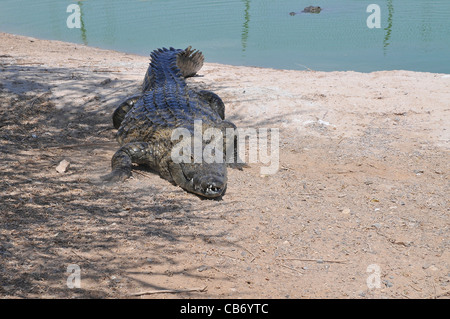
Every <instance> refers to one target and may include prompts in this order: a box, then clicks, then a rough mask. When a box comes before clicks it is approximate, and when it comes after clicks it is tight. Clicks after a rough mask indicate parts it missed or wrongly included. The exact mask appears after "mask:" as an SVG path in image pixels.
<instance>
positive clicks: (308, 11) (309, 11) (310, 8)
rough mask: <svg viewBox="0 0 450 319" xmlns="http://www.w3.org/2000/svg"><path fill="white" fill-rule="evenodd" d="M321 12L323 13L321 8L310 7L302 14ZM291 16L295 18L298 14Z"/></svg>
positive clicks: (293, 13) (292, 13)
mask: <svg viewBox="0 0 450 319" xmlns="http://www.w3.org/2000/svg"><path fill="white" fill-rule="evenodd" d="M320 11H322V8H321V7H314V6H309V7H306V8H305V9H303V11H302V12H301V13H320ZM289 14H290V15H291V16H295V15H296V14H297V12H290V13H289Z"/></svg>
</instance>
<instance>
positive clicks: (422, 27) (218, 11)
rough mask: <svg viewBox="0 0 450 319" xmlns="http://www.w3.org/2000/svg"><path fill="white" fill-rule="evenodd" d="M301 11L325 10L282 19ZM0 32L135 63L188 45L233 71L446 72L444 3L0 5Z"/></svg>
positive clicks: (255, 0)
mask: <svg viewBox="0 0 450 319" xmlns="http://www.w3.org/2000/svg"><path fill="white" fill-rule="evenodd" d="M70 4H76V5H78V6H79V8H80V20H81V24H80V27H79V28H69V27H68V25H67V18H68V17H69V16H70V15H71V14H72V11H71V12H67V7H68V6H69V5H70ZM370 4H377V5H378V6H379V8H380V11H379V13H380V14H379V17H380V19H379V21H380V25H379V26H380V27H379V28H369V27H368V24H367V20H368V18H369V16H371V15H372V14H374V13H376V12H373V11H370V12H367V8H368V6H369V5H370ZM309 5H315V6H320V7H321V8H322V9H323V10H322V11H321V12H320V13H319V14H308V13H299V14H296V15H290V14H289V13H290V12H300V11H302V10H303V8H305V7H307V6H309ZM370 21H376V20H371V19H370ZM0 31H3V32H10V33H15V34H22V35H28V36H34V37H38V38H43V39H54V40H62V41H69V42H76V43H84V44H87V45H90V46H96V47H101V48H106V49H115V50H119V51H124V52H129V53H137V54H141V55H148V54H149V53H150V52H151V51H152V50H153V49H155V48H158V47H162V46H165V47H170V46H172V47H176V48H185V47H187V46H188V45H192V46H193V47H194V48H198V49H200V50H201V51H203V53H204V54H205V56H206V61H207V62H218V63H226V64H232V65H251V66H260V67H271V68H279V69H296V70H305V69H313V70H318V71H341V70H342V71H343V70H354V71H361V72H371V71H377V70H393V69H403V70H413V71H427V72H440V73H450V1H449V0H416V1H411V0H369V1H364V0H341V1H335V0H319V1H318V0H307V1H305V0H283V1H281V0H278V1H277V0H203V1H201V0H128V1H124V0H85V1H67V0H40V1H36V0H22V1H17V0H0Z"/></svg>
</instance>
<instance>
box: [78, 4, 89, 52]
mask: <svg viewBox="0 0 450 319" xmlns="http://www.w3.org/2000/svg"><path fill="white" fill-rule="evenodd" d="M78 6H79V7H80V22H81V28H80V29H81V40H82V41H83V43H84V44H85V45H87V44H88V42H87V37H86V26H85V25H84V18H83V3H82V2H81V1H78Z"/></svg>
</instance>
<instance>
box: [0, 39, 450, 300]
mask: <svg viewBox="0 0 450 319" xmlns="http://www.w3.org/2000/svg"><path fill="white" fill-rule="evenodd" d="M152 49H154V48H153V47H151V45H149V52H150V51H151V50H152ZM199 49H202V48H199ZM206 60H208V57H207V56H206ZM148 62H149V59H148V57H142V56H136V55H132V54H125V53H121V52H115V51H107V50H101V49H96V48H91V47H86V46H83V45H76V44H71V43H64V42H59V41H44V40H38V39H34V38H29V37H23V36H15V35H11V34H5V33H0V81H1V82H0V83H1V84H0V112H1V115H0V150H1V152H0V174H1V179H0V191H1V193H0V196H1V201H0V205H1V210H0V256H1V258H0V266H1V268H0V282H1V285H0V296H2V297H4V298H11V297H13V298H14V297H42V298H53V297H63V298H65V297H73V296H75V297H110V298H111V297H112V298H127V297H129V295H130V294H133V293H136V292H140V291H145V290H152V291H153V290H158V289H175V290H179V289H181V290H183V289H191V288H204V287H206V289H201V291H192V292H180V293H172V294H150V295H143V296H142V298H155V297H156V298H172V297H178V298H209V297H212V298H259V297H264V298H288V297H289V298H319V297H323V298H380V297H387V298H436V297H437V298H448V296H449V291H450V266H449V260H450V255H449V248H450V247H449V246H450V238H449V237H450V236H449V221H450V219H449V210H448V208H449V198H450V196H449V195H450V194H449V180H448V177H449V175H448V174H449V171H450V170H449V163H450V161H449V122H450V121H449V110H450V104H449V101H450V76H449V75H445V74H432V73H417V72H409V71H383V72H373V73H358V72H315V71H289V70H273V69H263V68H255V67H236V66H227V65H220V64H211V63H206V64H205V66H204V67H203V69H202V70H201V71H200V72H199V73H200V74H199V75H200V76H198V77H195V78H191V79H189V80H188V82H189V83H190V84H191V85H193V86H197V87H201V88H207V89H210V90H212V91H214V92H216V93H217V94H218V95H219V96H221V97H222V99H223V100H224V102H225V104H226V107H227V109H226V116H227V118H228V119H230V120H232V121H233V122H234V123H235V124H236V125H237V126H238V127H253V128H258V127H267V128H279V129H280V169H279V171H278V172H277V173H276V174H274V175H269V176H261V174H260V170H259V168H260V165H259V164H251V165H250V167H248V168H246V169H244V170H243V171H238V170H229V185H228V190H227V194H226V195H225V196H224V197H223V200H221V201H211V200H202V199H200V198H198V197H196V196H194V195H192V194H189V193H186V192H184V191H183V190H182V189H180V188H178V187H176V186H173V185H171V184H170V183H168V182H167V181H165V180H163V179H161V178H160V177H159V176H158V175H155V174H153V173H151V172H149V171H146V170H145V169H136V170H135V171H134V174H133V178H132V179H130V180H128V181H126V182H124V183H123V184H119V185H117V186H112V187H111V186H104V185H102V184H101V183H99V182H98V180H99V177H100V176H101V175H104V174H106V173H108V172H109V170H110V159H111V156H112V155H113V153H114V152H115V150H116V149H117V145H116V143H115V140H114V132H115V130H114V129H113V127H112V123H111V113H112V111H113V110H114V109H115V107H116V105H117V102H118V101H120V100H121V99H123V98H124V97H126V96H128V95H130V94H132V93H134V92H136V91H137V90H138V88H139V85H140V83H141V81H142V79H143V75H144V73H145V71H146V68H147V66H148ZM305 64H307V63H306V61H305ZM63 159H66V160H68V161H69V162H70V167H69V169H68V171H67V172H65V173H58V172H57V171H56V170H55V168H56V166H57V165H58V163H59V162H60V161H61V160H63ZM69 264H77V265H79V266H80V268H81V276H82V288H81V289H72V290H71V289H68V288H67V286H66V280H67V276H68V273H66V268H67V266H68V265H69ZM372 264H376V265H378V266H379V269H380V271H381V273H380V276H381V277H380V280H381V286H380V288H374V289H369V288H368V286H367V283H366V280H367V278H368V276H369V275H370V273H368V272H367V267H368V266H369V265H372Z"/></svg>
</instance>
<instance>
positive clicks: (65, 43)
mask: <svg viewBox="0 0 450 319" xmlns="http://www.w3.org/2000/svg"><path fill="white" fill-rule="evenodd" d="M3 37H18V38H22V39H28V40H30V41H49V42H53V43H55V44H56V43H59V44H60V45H63V46H66V45H73V46H74V47H77V48H90V49H93V50H100V51H106V52H115V53H117V54H123V55H128V56H136V57H141V58H142V57H145V58H148V59H150V53H151V52H152V51H153V50H155V49H157V48H153V47H152V48H149V53H148V56H146V55H140V54H136V53H130V52H124V51H119V50H115V49H106V48H101V47H96V46H90V45H86V44H82V43H76V42H67V41H62V40H52V39H43V38H36V37H31V36H26V35H20V34H14V33H7V32H2V31H0V38H3ZM199 50H200V51H202V50H201V48H199ZM207 64H211V65H222V66H228V67H243V68H255V69H267V70H278V71H299V72H323V73H334V72H343V73H345V72H355V73H363V74H371V73H377V72H415V73H429V74H440V75H444V76H445V75H448V76H449V77H450V74H448V73H442V72H428V71H413V70H405V69H393V70H376V71H370V72H361V71H355V70H345V71H337V70H332V71H318V70H314V69H310V68H308V67H307V66H305V70H296V69H278V68H270V67H262V66H256V65H234V64H226V63H219V62H207V57H206V58H205V65H207Z"/></svg>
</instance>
